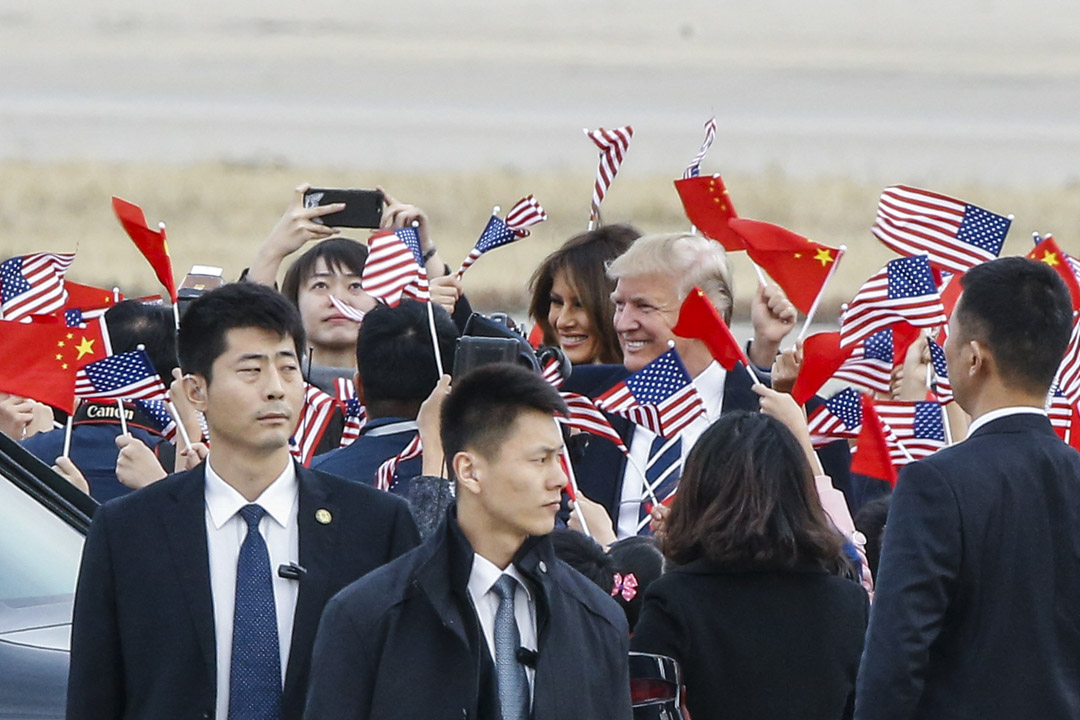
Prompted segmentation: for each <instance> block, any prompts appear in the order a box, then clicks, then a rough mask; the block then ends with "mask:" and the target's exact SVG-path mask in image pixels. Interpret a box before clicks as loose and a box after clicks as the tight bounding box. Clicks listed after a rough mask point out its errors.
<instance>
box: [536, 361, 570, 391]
mask: <svg viewBox="0 0 1080 720" xmlns="http://www.w3.org/2000/svg"><path fill="white" fill-rule="evenodd" d="M540 377H541V378H543V379H544V381H546V382H547V383H548V384H549V385H551V387H553V388H555V389H556V390H558V389H559V388H561V387H562V385H563V383H564V382H566V378H564V377H563V374H562V363H560V362H559V359H558V358H554V357H553V358H551V359H550V360H548V361H547V363H545V364H544V367H543V368H542V369H541V370H540Z"/></svg>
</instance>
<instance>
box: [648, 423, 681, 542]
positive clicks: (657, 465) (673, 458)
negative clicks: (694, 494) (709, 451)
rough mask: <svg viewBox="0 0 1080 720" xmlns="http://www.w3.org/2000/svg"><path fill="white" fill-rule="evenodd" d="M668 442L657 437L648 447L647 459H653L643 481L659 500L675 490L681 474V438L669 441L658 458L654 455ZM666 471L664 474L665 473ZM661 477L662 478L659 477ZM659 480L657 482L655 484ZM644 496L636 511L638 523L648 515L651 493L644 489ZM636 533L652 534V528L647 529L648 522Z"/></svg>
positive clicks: (661, 500)
mask: <svg viewBox="0 0 1080 720" xmlns="http://www.w3.org/2000/svg"><path fill="white" fill-rule="evenodd" d="M667 442H668V440H667V439H665V438H662V437H657V438H656V439H655V440H653V444H652V447H651V448H649V460H650V461H652V460H653V459H655V462H653V464H652V466H651V467H648V468H646V469H645V482H647V483H648V484H649V487H651V488H652V489H653V495H655V496H656V499H657V500H659V501H660V502H663V501H664V500H665V499H667V497H668V495H670V494H671V493H673V492H675V488H676V486H678V484H679V475H680V474H681V468H680V467H679V466H680V465H681V464H682V440H676V441H675V442H673V443H671V447H669V448H668V449H667V450H664V452H663V454H662V455H660V457H659V458H657V457H656V455H657V453H659V452H660V451H661V449H663V447H664V445H666V444H667ZM665 473H666V475H665ZM661 477H663V478H664V479H663V480H660V478H661ZM657 481H659V484H657ZM644 496H645V497H644V498H643V499H642V501H641V509H640V510H639V511H638V524H639V525H640V524H641V522H642V521H643V520H644V519H645V518H646V517H647V516H648V515H649V508H651V507H652V504H653V502H652V495H649V493H648V492H647V491H646V492H645V493H644ZM638 535H652V530H650V529H649V525H648V523H646V524H645V526H644V527H643V528H641V529H640V530H638Z"/></svg>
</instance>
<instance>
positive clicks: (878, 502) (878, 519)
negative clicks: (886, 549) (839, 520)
mask: <svg viewBox="0 0 1080 720" xmlns="http://www.w3.org/2000/svg"><path fill="white" fill-rule="evenodd" d="M891 504H892V495H891V494H889V495H883V496H881V497H879V498H874V499H873V500H871V501H870V502H868V503H866V504H865V505H863V506H862V507H861V508H859V511H858V512H857V513H855V518H854V520H855V527H856V528H857V529H858V531H859V532H861V533H862V534H863V535H864V536H865V537H866V564H867V565H869V566H870V574H871V575H872V576H873V577H877V569H878V562H879V561H880V560H881V543H882V541H883V540H884V537H885V523H886V521H887V520H888V519H889V505H891Z"/></svg>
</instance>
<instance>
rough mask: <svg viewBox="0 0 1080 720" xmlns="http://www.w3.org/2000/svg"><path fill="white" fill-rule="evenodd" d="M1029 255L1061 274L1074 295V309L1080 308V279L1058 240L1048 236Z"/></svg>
mask: <svg viewBox="0 0 1080 720" xmlns="http://www.w3.org/2000/svg"><path fill="white" fill-rule="evenodd" d="M1027 256H1028V258H1029V259H1031V260H1038V261H1039V262H1044V263H1046V264H1047V265H1049V266H1050V267H1052V268H1053V269H1054V271H1055V272H1057V274H1058V275H1060V276H1061V279H1062V280H1064V281H1065V286H1066V287H1067V288H1069V294H1070V295H1072V303H1073V310H1080V281H1078V280H1077V278H1076V274H1075V273H1074V272H1073V270H1072V268H1071V267H1069V261H1068V258H1067V256H1066V255H1065V253H1064V252H1062V251H1061V248H1060V247H1058V244H1057V241H1056V240H1054V238H1052V237H1050V236H1047V237H1046V238H1044V239H1043V241H1042V242H1040V243H1039V244H1038V245H1036V246H1035V249H1034V250H1032V251H1031V252H1029V253H1028V254H1027Z"/></svg>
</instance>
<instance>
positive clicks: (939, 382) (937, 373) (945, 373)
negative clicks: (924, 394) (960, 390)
mask: <svg viewBox="0 0 1080 720" xmlns="http://www.w3.org/2000/svg"><path fill="white" fill-rule="evenodd" d="M928 342H929V343H930V362H931V364H932V365H933V367H934V394H935V395H937V397H938V402H939V403H941V404H942V405H948V404H949V403H951V402H952V401H953V400H954V399H955V398H954V397H953V391H952V383H950V382H949V366H948V365H947V364H946V363H945V351H944V350H943V349H942V348H941V346H940V345H938V344H937V343H936V342H934V340H933V339H932V338H931V339H929V340H928Z"/></svg>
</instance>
